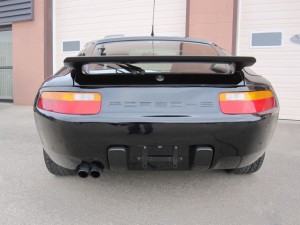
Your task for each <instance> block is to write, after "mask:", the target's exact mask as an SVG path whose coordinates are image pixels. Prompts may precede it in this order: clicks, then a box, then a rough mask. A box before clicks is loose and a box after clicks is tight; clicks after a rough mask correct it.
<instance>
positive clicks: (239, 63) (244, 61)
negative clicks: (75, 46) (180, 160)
mask: <svg viewBox="0 0 300 225" xmlns="http://www.w3.org/2000/svg"><path fill="white" fill-rule="evenodd" d="M159 62H161V63H172V62H174V63H227V64H233V65H235V69H236V71H240V70H241V69H243V68H244V67H248V66H252V65H253V64H254V63H255V62H256V59H255V58H254V57H246V56H77V57H68V58H66V59H65V60H64V64H65V66H69V67H72V68H75V69H79V68H81V67H82V66H83V65H85V64H88V63H159Z"/></svg>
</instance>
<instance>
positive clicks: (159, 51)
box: [34, 37, 279, 177]
mask: <svg viewBox="0 0 300 225" xmlns="http://www.w3.org/2000/svg"><path fill="white" fill-rule="evenodd" d="M255 61H256V60H255V58H253V57H234V56H230V55H229V54H228V53H226V51H224V50H223V49H222V48H220V47H218V46H217V45H215V44H214V43H212V42H209V41H204V40H198V39H190V38H169V37H135V38H114V39H104V40H99V41H93V42H90V43H88V44H87V45H86V47H85V48H84V49H83V50H82V51H81V52H80V53H79V55H78V56H77V57H69V58H66V59H65V60H64V64H65V66H64V67H63V68H62V69H61V70H60V71H59V72H57V73H56V74H54V75H53V76H51V77H50V78H49V79H47V80H46V81H45V82H44V83H43V84H42V86H41V88H40V90H39V91H38V93H37V96H36V99H35V103H34V112H35V113H34V114H35V121H36V125H37V129H38V132H39V135H40V137H41V140H42V143H43V148H44V158H45V163H46V166H47V168H48V170H49V172H50V173H52V174H55V175H72V174H76V173H77V174H78V175H79V176H80V177H87V176H88V175H89V174H90V175H91V176H92V177H99V176H100V174H101V173H102V171H103V169H112V170H189V169H193V168H199V169H203V170H206V169H226V170H228V171H233V172H236V173H253V172H255V171H257V170H259V168H260V167H261V165H262V163H263V160H264V156H265V148H266V147H267V145H268V143H269V142H270V140H271V137H272V135H273V132H274V130H275V127H276V124H277V120H278V113H279V105H278V100H277V98H276V95H275V92H274V90H273V88H272V86H271V84H270V83H269V81H267V80H266V79H265V78H263V77H261V76H258V75H256V74H255V73H254V72H252V71H251V70H250V69H248V68H245V67H248V66H251V65H253V64H254V63H255Z"/></svg>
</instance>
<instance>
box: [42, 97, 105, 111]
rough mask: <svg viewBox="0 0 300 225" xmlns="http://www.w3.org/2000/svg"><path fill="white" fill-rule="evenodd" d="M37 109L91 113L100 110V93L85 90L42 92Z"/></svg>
mask: <svg viewBox="0 0 300 225" xmlns="http://www.w3.org/2000/svg"><path fill="white" fill-rule="evenodd" d="M37 107H38V108H39V109H43V110H47V111H51V112H56V113H63V114H73V115H92V114H97V113H99V112H100V110H101V95H100V94H99V93H86V92H43V93H42V94H41V95H40V97H39V99H38V103H37Z"/></svg>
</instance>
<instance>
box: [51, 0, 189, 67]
mask: <svg viewBox="0 0 300 225" xmlns="http://www.w3.org/2000/svg"><path fill="white" fill-rule="evenodd" d="M54 1H55V3H54V5H55V17H56V18H55V21H54V23H55V24H56V25H55V31H54V32H55V36H56V38H55V40H54V42H55V45H54V51H55V52H56V53H55V64H56V65H55V66H54V69H55V70H57V69H59V68H60V67H61V66H62V65H63V60H64V58H66V57H67V56H72V55H76V54H77V52H68V53H64V52H63V51H62V43H63V41H72V40H77V41H80V43H81V48H83V46H84V44H85V43H87V42H89V41H91V40H97V39H102V38H104V37H105V36H107V35H116V34H122V35H125V36H150V34H151V24H152V8H153V0H130V1H129V0H126V1H120V0H101V1H99V0H90V1H84V0H79V1H73V0H64V1H59V0H54ZM185 29H186V0H173V1H170V0H159V1H156V6H155V30H154V34H155V36H160V35H162V36H185Z"/></svg>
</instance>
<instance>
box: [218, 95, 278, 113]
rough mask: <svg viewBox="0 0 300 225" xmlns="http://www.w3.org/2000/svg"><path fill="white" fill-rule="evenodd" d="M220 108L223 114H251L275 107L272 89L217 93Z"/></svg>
mask: <svg viewBox="0 0 300 225" xmlns="http://www.w3.org/2000/svg"><path fill="white" fill-rule="evenodd" d="M219 101H220V108H221V111H222V113H225V114H252V113H260V112H264V111H267V110H270V109H272V108H274V107H275V99H274V96H273V92H272V91H269V90H268V91H250V92H226V93H221V94H220V95H219Z"/></svg>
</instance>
